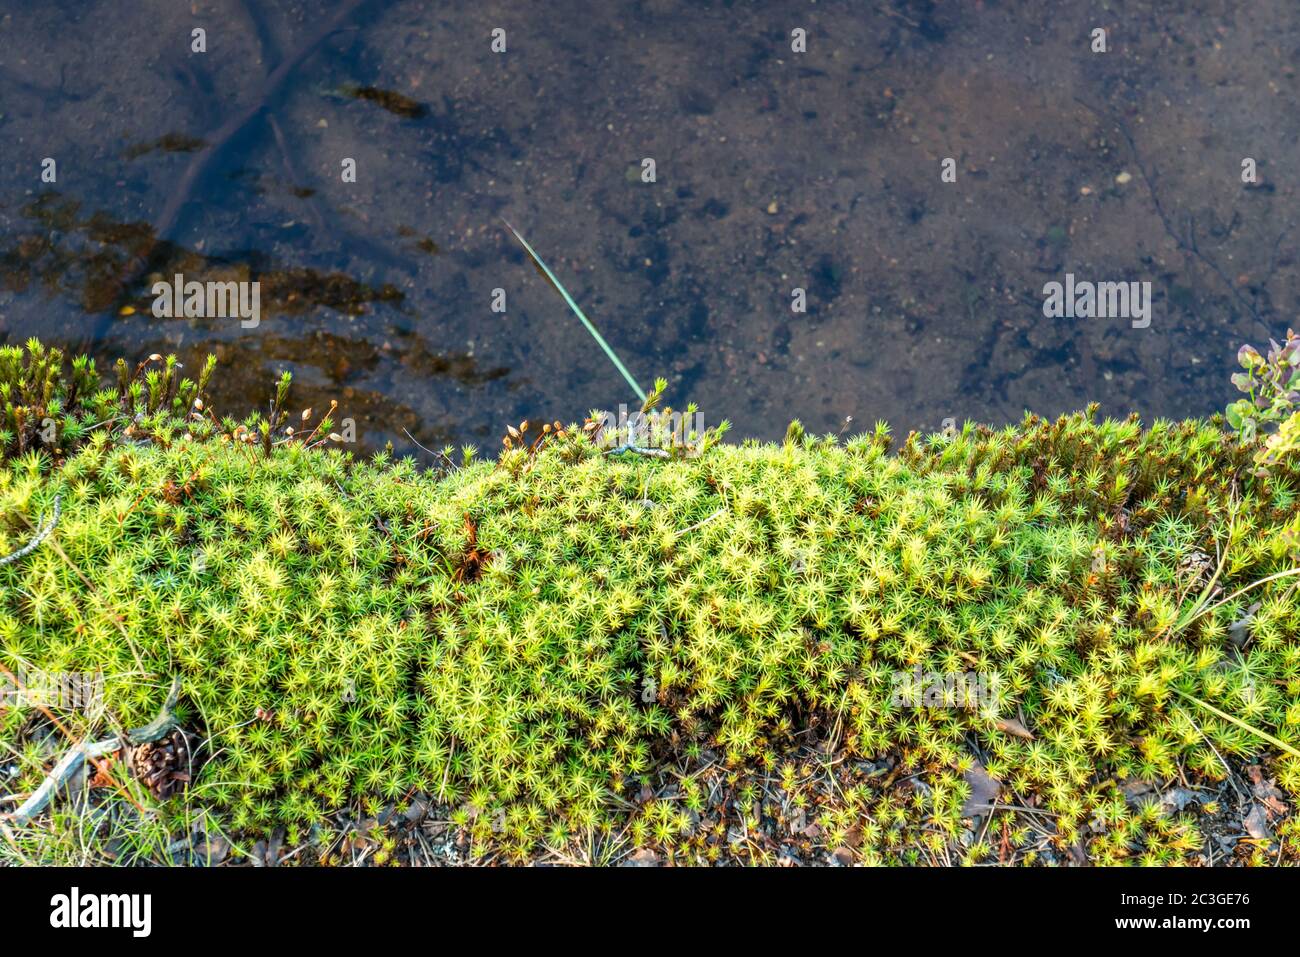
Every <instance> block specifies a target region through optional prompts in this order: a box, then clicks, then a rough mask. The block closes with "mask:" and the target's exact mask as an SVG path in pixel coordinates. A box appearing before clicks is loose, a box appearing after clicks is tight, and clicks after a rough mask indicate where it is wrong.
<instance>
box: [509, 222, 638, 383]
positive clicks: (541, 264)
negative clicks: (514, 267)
mask: <svg viewBox="0 0 1300 957" xmlns="http://www.w3.org/2000/svg"><path fill="white" fill-rule="evenodd" d="M501 221H502V222H503V223H505V224H506V226H507V227H508V228H509V230H510V231H511V232H512V233H514V234H515V239H517V240H519V242H520V243H522V244H523V247H524V249H526V250H528V255H530V256H532V257H533V262H535V263H537V267H538V268H539V269H541V271H542V272H543V273H545V274H546V278H547V279H549V280H550V281H551V285H553V286H554V287H555V288H556V289H558V290H559V291H560V295H561V296H563V297H564V301H565V302H567V303H568V304H569V308H570V309H572V310H573V313H574V315H576V316H577V317H578V318H579V319H581V320H582V324H583V325H584V326H586V327H587V331H588V332H590V333H591V337H592V338H593V339H595V340H596V343H597V344H598V345H599V346H600V347H601V348H602V349H604V350H605V355H607V356H609V361H610V362H612V363H614V368H616V369H618V371H619V372H621V373H622V374H623V378H624V379H626V380H627V384H628V385H630V386H631V387H632V391H633V392H635V393H636V397H637V398H638V399H640V400H641V401H642V402H644V401H645V390H644V389H642V388H641V386H639V385H637V381H636V379H634V378H632V373H630V372H628V371H627V367H626V366H624V365H623V363H622V362H621V361H620V360H619V358H618V356H617V355H615V354H614V350H613V349H611V348H610V347H609V343H608V342H606V341H605V338H604V336H602V335H601V334H600V333H599V332H597V331H596V327H595V326H593V325H592V324H591V320H590V319H588V318H587V317H586V316H585V315H583V313H582V310H581V309H579V308H578V304H577V303H576V302H574V301H573V297H572V296H570V295H569V291H568V290H567V289H565V288H564V286H563V285H561V284H560V280H558V279H556V278H555V273H553V272H551V270H550V268H549V267H548V266H547V265H546V263H544V262H542V257H541V256H539V255H537V253H536V252H534V251H533V247H532V246H530V245H528V240H526V239H524V237H523V236H521V235H519V230H517V229H515V228H514V227H513V226H511V225H510V223H508V222H506V220H504V219H503V220H501Z"/></svg>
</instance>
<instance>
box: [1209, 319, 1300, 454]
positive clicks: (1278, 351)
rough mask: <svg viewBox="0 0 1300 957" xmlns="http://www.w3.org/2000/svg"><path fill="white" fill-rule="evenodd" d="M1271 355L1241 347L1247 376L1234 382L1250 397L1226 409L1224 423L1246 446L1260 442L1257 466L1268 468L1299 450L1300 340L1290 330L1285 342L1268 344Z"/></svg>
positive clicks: (1242, 374) (1239, 354)
mask: <svg viewBox="0 0 1300 957" xmlns="http://www.w3.org/2000/svg"><path fill="white" fill-rule="evenodd" d="M1269 346H1270V348H1269V351H1268V355H1267V356H1262V355H1260V354H1259V351H1258V350H1257V349H1255V348H1254V347H1253V346H1248V345H1247V346H1242V347H1241V349H1240V350H1239V351H1238V352H1237V361H1238V363H1239V364H1240V365H1241V367H1242V368H1243V369H1245V370H1246V371H1245V372H1238V373H1236V374H1235V375H1233V377H1232V383H1233V385H1235V386H1236V387H1237V389H1238V390H1240V391H1241V392H1244V393H1246V395H1247V398H1244V399H1238V400H1237V401H1236V402H1233V403H1232V404H1231V405H1229V406H1228V408H1227V411H1226V418H1227V420H1228V425H1229V426H1230V427H1231V428H1233V429H1234V430H1235V431H1236V432H1237V434H1238V436H1239V438H1240V439H1241V441H1242V442H1245V443H1254V442H1256V441H1261V442H1262V443H1263V446H1262V447H1261V448H1260V449H1259V451H1258V453H1257V455H1256V463H1257V464H1259V465H1261V466H1265V467H1267V466H1268V465H1271V464H1275V463H1276V462H1277V461H1279V460H1280V459H1281V458H1283V457H1285V456H1287V455H1290V454H1293V453H1294V452H1295V451H1297V449H1300V336H1297V335H1296V332H1295V330H1294V329H1288V330H1287V337H1286V342H1285V343H1281V344H1279V343H1278V342H1276V341H1274V340H1270V343H1269Z"/></svg>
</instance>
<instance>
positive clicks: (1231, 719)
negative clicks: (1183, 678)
mask: <svg viewBox="0 0 1300 957" xmlns="http://www.w3.org/2000/svg"><path fill="white" fill-rule="evenodd" d="M1172 690H1173V692H1174V694H1176V695H1179V696H1180V697H1183V698H1186V699H1187V700H1188V701H1190V702H1192V703H1193V704H1196V705H1200V706H1201V707H1202V708H1204V709H1205V710H1206V711H1208V712H1210V714H1212V715H1215V716H1217V717H1220V718H1222V719H1223V720H1224V721H1229V722H1231V723H1232V724H1235V725H1236V726H1237V727H1239V728H1242V729H1243V730H1246V731H1249V732H1250V733H1251V734H1253V735H1255V737H1257V738H1263V739H1264V740H1265V741H1267V742H1268V743H1269V744H1271V745H1273V746H1274V747H1277V748H1281V749H1282V750H1283V751H1285V752H1286V753H1287V754H1290V755H1292V756H1293V757H1297V758H1300V751H1297V750H1296V749H1295V748H1293V747H1291V745H1289V744H1287V743H1286V742H1285V741H1280V740H1278V739H1277V738H1275V737H1273V736H1272V735H1271V734H1269V733H1268V732H1266V731H1261V730H1259V728H1256V727H1253V726H1251V725H1249V724H1247V723H1246V722H1245V721H1242V720H1241V719H1240V718H1235V717H1233V716H1232V715H1230V714H1228V712H1226V711H1220V710H1219V709H1218V708H1216V707H1215V706H1214V705H1212V704H1210V703H1209V702H1208V701H1202V700H1201V699H1200V698H1197V697H1196V696H1195V695H1190V694H1188V693H1187V692H1186V691H1179V690H1178V689H1177V688H1174V689H1172Z"/></svg>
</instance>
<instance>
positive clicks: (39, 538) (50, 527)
mask: <svg viewBox="0 0 1300 957" xmlns="http://www.w3.org/2000/svg"><path fill="white" fill-rule="evenodd" d="M41 518H42V519H44V518H45V516H44V515H43V514H42V515H41ZM58 524H59V496H58V495H56V496H54V514H53V515H51V516H50V520H49V522H47V523H46V524H45V525H44V526H42V527H41V528H39V529H38V530H37V532H36V534H35V535H34V536H33V537H32V540H31V541H30V542H28V543H27V544H26V545H24V546H23V547H22V548H20V549H18V551H16V552H12V553H11V554H8V555H6V556H5V557H4V558H0V565H8V564H9V563H10V562H16V561H18V559H20V558H25V557H27V556H28V555H30V554H31V553H32V552H34V551H36V549H37V548H39V547H40V544H41V542H43V541H45V540H46V539H47V538H49V537H50V533H51V532H52V531H54V529H55V527H56V526H58Z"/></svg>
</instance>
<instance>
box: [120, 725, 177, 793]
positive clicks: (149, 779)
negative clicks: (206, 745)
mask: <svg viewBox="0 0 1300 957" xmlns="http://www.w3.org/2000/svg"><path fill="white" fill-rule="evenodd" d="M131 773H132V774H134V775H135V777H136V780H138V781H140V782H141V783H142V784H144V786H145V787H147V788H148V789H149V793H150V794H152V795H153V796H154V798H156V799H157V800H159V801H165V800H166V799H167V798H169V797H171V796H172V795H173V794H174V793H176V791H178V790H180V788H181V786H182V785H184V784H188V783H189V780H190V748H189V745H188V743H186V741H185V735H184V733H183V732H182V731H181V730H180V729H179V728H177V729H174V730H172V732H171V733H170V734H166V735H164V736H163V737H162V738H160V739H159V740H157V741H153V742H147V743H145V744H141V745H137V746H136V748H135V749H134V750H133V751H132V752H131Z"/></svg>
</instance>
